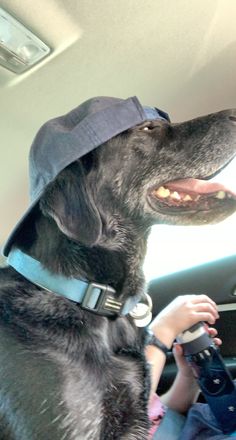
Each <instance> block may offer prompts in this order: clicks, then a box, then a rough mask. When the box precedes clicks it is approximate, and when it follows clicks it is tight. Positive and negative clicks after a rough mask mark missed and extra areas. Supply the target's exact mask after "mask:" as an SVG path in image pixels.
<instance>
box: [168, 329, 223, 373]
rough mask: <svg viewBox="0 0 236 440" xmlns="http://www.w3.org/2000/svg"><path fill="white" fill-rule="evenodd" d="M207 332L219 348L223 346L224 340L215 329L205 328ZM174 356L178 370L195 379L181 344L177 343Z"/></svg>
mask: <svg viewBox="0 0 236 440" xmlns="http://www.w3.org/2000/svg"><path fill="white" fill-rule="evenodd" d="M205 329H206V331H207V332H208V333H209V334H210V336H211V337H212V338H213V342H214V343H215V344H216V345H217V346H219V345H221V344H222V340H221V339H220V338H218V337H217V330H216V329H215V328H214V327H208V326H207V325H206V326H205ZM173 355H174V358H175V362H176V365H177V368H178V371H179V373H180V374H182V376H184V377H185V378H190V377H193V372H192V369H191V367H190V366H189V364H188V362H187V361H186V359H185V357H184V355H183V349H182V347H181V345H180V344H177V343H175V344H174V346H173Z"/></svg>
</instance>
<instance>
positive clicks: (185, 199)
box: [183, 194, 193, 202]
mask: <svg viewBox="0 0 236 440" xmlns="http://www.w3.org/2000/svg"><path fill="white" fill-rule="evenodd" d="M191 200H193V199H192V197H191V196H190V195H189V194H186V196H184V198H183V201H184V202H189V201H191Z"/></svg>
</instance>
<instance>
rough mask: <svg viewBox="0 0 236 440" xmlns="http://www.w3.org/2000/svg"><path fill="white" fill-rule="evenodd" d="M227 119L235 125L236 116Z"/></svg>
mask: <svg viewBox="0 0 236 440" xmlns="http://www.w3.org/2000/svg"><path fill="white" fill-rule="evenodd" d="M229 119H230V121H232V122H233V124H236V114H235V116H229Z"/></svg>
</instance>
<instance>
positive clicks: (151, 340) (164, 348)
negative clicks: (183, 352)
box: [147, 332, 171, 355]
mask: <svg viewBox="0 0 236 440" xmlns="http://www.w3.org/2000/svg"><path fill="white" fill-rule="evenodd" d="M147 345H154V346H155V347H157V348H159V349H160V350H161V351H162V352H163V353H164V354H165V355H167V353H169V351H171V349H170V348H168V347H167V346H166V345H165V344H163V342H161V341H160V339H158V338H157V337H156V336H155V335H154V333H152V332H149V338H148V340H147Z"/></svg>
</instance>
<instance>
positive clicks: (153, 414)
mask: <svg viewBox="0 0 236 440" xmlns="http://www.w3.org/2000/svg"><path fill="white" fill-rule="evenodd" d="M164 415H165V406H164V405H163V404H162V403H161V400H160V398H159V397H158V395H157V394H153V397H152V399H151V401H150V403H149V407H148V417H149V420H150V421H151V423H152V426H151V428H150V431H149V439H152V438H153V436H154V434H155V432H156V430H157V428H158V426H159V425H160V423H161V420H162V418H163V416H164Z"/></svg>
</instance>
